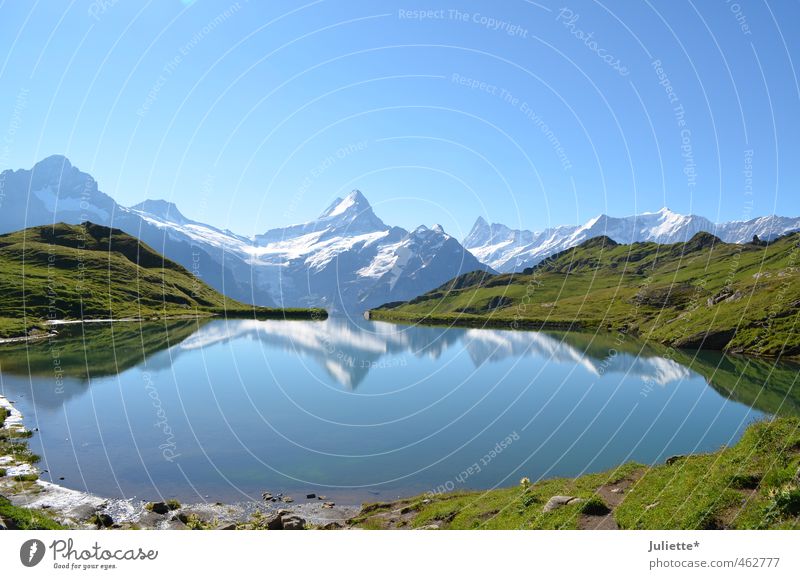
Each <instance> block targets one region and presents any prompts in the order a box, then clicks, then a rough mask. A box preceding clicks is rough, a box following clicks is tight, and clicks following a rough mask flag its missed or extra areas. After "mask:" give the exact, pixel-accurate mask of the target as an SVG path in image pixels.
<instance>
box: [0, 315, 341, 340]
mask: <svg viewBox="0 0 800 579" xmlns="http://www.w3.org/2000/svg"><path fill="white" fill-rule="evenodd" d="M322 311H323V312H324V315H323V314H322V313H319V312H315V310H313V309H308V310H304V309H300V310H297V311H293V310H290V309H289V310H282V315H279V314H273V313H272V312H269V315H265V314H264V313H263V312H257V311H256V312H249V310H248V311H247V312H242V311H238V310H234V311H230V312H196V313H194V314H186V315H181V316H156V317H150V318H148V317H143V318H91V319H84V320H43V321H41V322H40V323H41V324H42V325H43V326H46V327H52V328H57V327H59V326H74V325H78V324H120V323H122V324H128V323H137V322H138V323H148V322H162V321H175V320H198V319H201V320H210V319H213V318H220V319H231V320H241V319H247V318H249V317H250V316H249V315H247V314H248V313H253V316H252V319H254V320H258V321H269V320H285V321H311V322H313V321H324V320H326V319H327V318H328V313H327V312H325V311H324V310H322ZM57 335H58V332H57V331H56V330H51V331H47V332H37V333H33V334H25V335H22V336H11V337H6V338H2V337H0V345H3V344H15V343H20V342H36V341H39V340H46V339H48V338H52V337H55V336H57Z"/></svg>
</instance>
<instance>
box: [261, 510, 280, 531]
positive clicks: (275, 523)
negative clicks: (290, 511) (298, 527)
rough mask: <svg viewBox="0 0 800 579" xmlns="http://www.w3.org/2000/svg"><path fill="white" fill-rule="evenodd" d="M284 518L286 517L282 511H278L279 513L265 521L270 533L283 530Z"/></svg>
mask: <svg viewBox="0 0 800 579" xmlns="http://www.w3.org/2000/svg"><path fill="white" fill-rule="evenodd" d="M283 517H284V515H283V514H281V511H278V512H277V513H274V514H272V515H270V516H269V517H267V519H266V521H265V525H266V527H267V529H268V530H270V531H280V530H281V529H283V521H282V520H281V519H283Z"/></svg>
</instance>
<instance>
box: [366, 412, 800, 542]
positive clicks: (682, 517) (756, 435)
mask: <svg viewBox="0 0 800 579" xmlns="http://www.w3.org/2000/svg"><path fill="white" fill-rule="evenodd" d="M798 469H800V419H798V418H778V419H775V420H773V421H771V422H766V421H765V422H758V423H755V424H753V425H751V426H750V427H749V428H748V429H747V430H746V432H745V434H744V435H743V437H742V438H741V440H740V441H739V442H738V443H737V444H736V445H734V446H731V447H726V448H723V449H720V450H719V451H717V452H714V453H709V454H701V455H693V456H688V457H684V458H681V459H679V460H676V461H674V462H672V464H670V465H666V464H661V465H657V466H653V467H645V466H642V465H638V464H634V463H629V464H625V465H622V466H620V467H618V468H616V469H613V470H611V471H607V472H604V473H598V474H589V475H584V476H580V477H577V478H574V479H569V478H558V479H550V480H543V481H539V482H536V483H534V484H532V485H530V486H529V487H524V486H517V487H513V488H502V489H495V490H489V491H480V492H478V491H457V492H453V493H449V494H443V495H435V496H430V495H422V496H418V497H413V498H410V499H404V500H401V501H397V502H394V503H381V504H376V505H366V506H365V508H364V509H363V510H362V512H361V514H359V516H358V517H356V518H355V519H354V520H353V521H352V522H353V524H355V526H357V527H361V528H367V529H381V528H396V527H408V528H417V527H425V526H428V525H436V526H437V527H439V528H443V529H575V528H578V526H579V521H580V519H581V517H582V516H584V515H595V516H597V515H603V514H605V513H606V512H607V509H608V508H609V507H608V505H606V503H605V502H604V501H602V500H601V498H600V497H599V496H598V490H599V489H600V488H601V487H605V488H612V487H615V486H617V485H620V486H622V485H623V483H624V484H626V485H628V486H627V487H626V488H625V492H624V494H622V495H621V496H622V497H623V498H622V502H621V504H619V505H618V506H616V507H615V508H613V510H612V516H613V517H614V519H615V520H616V522H617V524H618V525H619V527H620V528H622V529H712V528H733V529H772V528H786V529H800V472H798ZM555 495H567V496H575V497H580V498H582V499H584V500H583V501H582V502H576V503H572V504H569V505H566V506H564V507H561V508H559V509H556V510H553V511H550V512H547V513H545V512H543V510H542V507H543V506H544V504H545V503H546V502H547V501H548V500H549V499H550V497H552V496H555Z"/></svg>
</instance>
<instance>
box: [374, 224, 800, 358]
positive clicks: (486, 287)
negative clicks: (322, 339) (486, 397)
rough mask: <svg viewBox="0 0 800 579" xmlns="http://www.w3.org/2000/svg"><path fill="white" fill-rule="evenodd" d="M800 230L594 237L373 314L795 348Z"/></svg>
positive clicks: (791, 352) (675, 343) (752, 348)
mask: <svg viewBox="0 0 800 579" xmlns="http://www.w3.org/2000/svg"><path fill="white" fill-rule="evenodd" d="M798 242H800V233H793V234H789V235H786V236H784V237H782V238H780V239H778V240H776V241H775V242H773V243H770V244H764V243H761V242H758V241H757V240H754V242H753V243H748V244H741V245H739V244H729V243H723V242H721V241H720V240H719V239H717V238H716V237H714V236H713V235H710V234H708V233H698V234H697V235H695V236H694V237H693V238H692V239H691V240H689V241H687V242H684V243H674V244H666V245H660V244H657V243H651V242H647V243H634V244H631V245H621V244H617V243H615V242H614V241H612V240H611V239H609V238H607V237H597V238H593V239H590V240H587V241H585V242H584V243H582V244H581V245H579V246H577V247H575V248H573V249H570V250H567V251H564V252H561V253H559V254H556V255H554V256H551V257H550V258H548V259H546V260H544V261H543V262H542V263H540V264H539V265H537V266H536V267H534V268H531V269H528V270H525V271H524V272H522V273H517V274H503V275H490V274H483V273H481V274H476V273H472V274H467V275H466V276H461V277H459V278H456V279H455V280H452V281H450V282H448V283H447V284H445V285H444V286H442V287H440V288H438V289H435V290H433V291H431V292H428V293H427V294H424V295H422V296H419V297H417V298H415V299H413V300H411V301H409V302H405V303H401V304H397V303H394V304H387V305H385V306H382V307H381V308H378V309H374V310H371V311H370V313H369V315H370V318H371V319H377V320H386V321H397V322H421V323H432V324H448V325H449V324H456V325H468V326H476V327H483V326H491V327H501V328H527V329H544V328H568V329H577V328H599V329H609V330H622V331H625V332H629V333H631V334H633V335H637V336H639V337H641V338H644V339H646V340H654V341H656V342H660V343H662V344H667V345H669V346H672V347H676V348H693V349H696V348H698V347H703V348H707V349H715V350H725V351H728V352H739V353H744V354H750V355H760V356H780V355H784V356H798V355H800V339H799V338H798V332H797V326H796V324H797V319H798V313H800V273H799V272H800V270H799V269H798V266H799V265H800V247H798Z"/></svg>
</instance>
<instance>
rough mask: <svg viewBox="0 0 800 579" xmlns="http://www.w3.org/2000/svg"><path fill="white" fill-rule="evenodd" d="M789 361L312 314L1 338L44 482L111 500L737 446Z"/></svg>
mask: <svg viewBox="0 0 800 579" xmlns="http://www.w3.org/2000/svg"><path fill="white" fill-rule="evenodd" d="M797 376H798V366H796V365H793V364H775V363H774V362H769V361H759V360H747V359H744V358H738V357H726V356H722V355H718V354H710V353H704V354H702V355H699V356H695V355H694V354H691V353H681V352H667V351H666V350H661V349H657V348H652V347H649V346H647V345H645V344H643V343H641V342H637V341H636V340H634V339H633V338H630V337H627V338H624V339H622V337H619V336H614V335H594V334H580V333H572V334H564V333H534V332H506V331H498V330H472V329H459V328H451V329H446V328H426V327H408V326H398V325H393V324H386V323H370V322H366V321H362V322H359V323H358V324H355V323H353V322H349V321H347V320H343V319H330V320H328V321H325V322H278V321H268V322H256V321H251V320H232V321H227V322H226V321H222V320H220V321H212V322H208V323H205V324H200V325H198V324H197V323H196V322H193V321H183V322H175V323H171V324H170V325H169V326H167V327H165V326H164V325H163V323H162V324H155V323H154V324H152V325H144V326H141V325H139V324H135V323H127V324H116V325H114V326H113V327H112V326H109V325H86V326H84V327H80V326H76V327H70V328H62V329H61V333H60V335H59V336H58V338H56V339H54V340H52V341H50V342H42V343H38V344H15V345H5V346H1V347H0V389H2V392H3V393H4V394H5V395H6V396H8V397H9V399H11V400H13V401H15V403H16V405H17V407H18V408H19V409H20V410H21V411H22V412H23V414H24V415H25V420H26V424H27V426H28V427H29V428H38V429H39V431H38V432H37V433H36V434H35V436H34V437H33V438H32V439H31V447H32V449H33V450H34V452H37V453H39V454H40V455H41V456H42V457H43V460H42V463H41V464H40V466H41V468H43V469H47V470H48V471H49V473H45V474H43V475H42V478H45V479H48V478H49V479H50V480H55V481H59V478H60V477H64V480H63V481H59V482H61V483H62V484H64V485H66V486H68V487H71V488H75V489H81V490H88V491H91V492H94V493H98V494H100V495H104V496H110V497H134V496H135V497H139V498H142V499H147V500H151V499H156V498H159V497H177V498H179V499H181V500H183V501H190V500H191V501H197V500H209V501H217V500H219V501H238V500H248V499H258V498H259V497H260V495H261V493H262V492H263V491H265V490H269V491H271V492H273V493H277V492H284V493H288V494H290V495H293V496H294V497H295V499H303V498H304V497H305V495H306V493H310V492H315V493H317V494H320V493H321V494H325V495H328V496H329V497H331V498H334V499H336V500H338V501H340V502H350V501H352V502H360V501H364V500H373V501H374V500H380V499H381V498H391V497H396V496H398V495H408V494H412V493H420V492H425V491H428V490H433V489H436V488H448V489H459V488H490V487H494V486H497V485H513V484H517V482H518V481H519V479H520V478H521V477H523V476H528V477H530V478H531V479H532V480H535V479H538V478H542V477H545V478H546V477H553V476H574V475H579V474H581V473H585V472H596V471H600V470H604V469H607V468H610V467H613V466H615V465H618V464H620V463H623V462H625V461H629V460H635V461H639V462H642V463H647V464H652V463H658V462H660V461H663V460H664V459H666V458H667V457H669V456H671V455H675V454H686V453H693V452H705V451H711V450H715V449H717V448H718V447H720V446H721V445H727V444H732V443H734V442H736V440H737V439H738V438H739V437H740V435H741V433H742V431H743V430H744V428H746V426H747V425H748V424H750V423H751V422H752V421H754V420H758V419H761V418H763V417H765V416H769V415H770V414H798V413H800V395H799V394H800V393H798V392H797V390H798V388H797V384H796V380H797Z"/></svg>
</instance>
